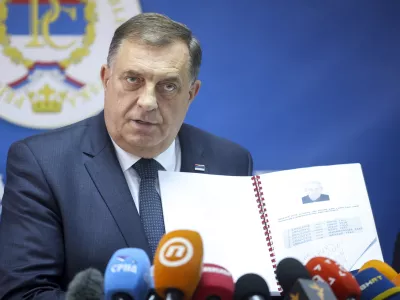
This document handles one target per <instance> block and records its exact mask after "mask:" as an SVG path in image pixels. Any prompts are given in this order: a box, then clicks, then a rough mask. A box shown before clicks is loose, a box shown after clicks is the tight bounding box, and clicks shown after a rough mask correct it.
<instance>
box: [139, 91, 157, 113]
mask: <svg viewBox="0 0 400 300" xmlns="http://www.w3.org/2000/svg"><path fill="white" fill-rule="evenodd" d="M137 104H138V105H139V106H140V107H142V108H143V109H144V110H146V111H152V110H154V109H156V108H157V107H158V104H157V97H156V93H155V87H147V88H146V89H145V90H144V93H143V94H142V95H140V96H139V99H138V102H137Z"/></svg>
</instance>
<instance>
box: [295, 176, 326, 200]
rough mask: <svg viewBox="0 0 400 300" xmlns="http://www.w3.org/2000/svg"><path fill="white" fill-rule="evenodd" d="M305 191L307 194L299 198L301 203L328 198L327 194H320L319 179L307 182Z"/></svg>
mask: <svg viewBox="0 0 400 300" xmlns="http://www.w3.org/2000/svg"><path fill="white" fill-rule="evenodd" d="M306 192H307V193H308V195H307V196H304V197H303V198H301V199H302V201H303V204H308V203H315V202H322V201H328V200H329V195H326V194H322V185H321V183H320V182H319V181H313V182H310V183H308V185H307V188H306Z"/></svg>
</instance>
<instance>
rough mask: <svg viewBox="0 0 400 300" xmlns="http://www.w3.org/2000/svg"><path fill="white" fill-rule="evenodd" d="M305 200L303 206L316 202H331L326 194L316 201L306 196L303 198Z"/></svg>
mask: <svg viewBox="0 0 400 300" xmlns="http://www.w3.org/2000/svg"><path fill="white" fill-rule="evenodd" d="M301 199H302V200H303V204H307V203H314V202H322V201H328V200H329V196H328V195H325V194H321V196H319V198H318V199H316V200H314V201H313V200H311V198H310V196H304V197H303V198H301Z"/></svg>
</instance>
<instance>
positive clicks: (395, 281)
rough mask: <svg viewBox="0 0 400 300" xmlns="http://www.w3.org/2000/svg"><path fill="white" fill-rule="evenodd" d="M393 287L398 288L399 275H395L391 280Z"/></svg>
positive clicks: (399, 282) (399, 284)
mask: <svg viewBox="0 0 400 300" xmlns="http://www.w3.org/2000/svg"><path fill="white" fill-rule="evenodd" d="M392 282H393V284H394V285H395V286H400V274H397V275H396V277H395V278H393V279H392Z"/></svg>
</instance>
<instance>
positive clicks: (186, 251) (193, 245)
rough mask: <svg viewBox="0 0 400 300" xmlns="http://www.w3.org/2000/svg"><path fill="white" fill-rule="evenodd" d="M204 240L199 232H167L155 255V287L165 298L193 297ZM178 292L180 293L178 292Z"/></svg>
mask: <svg viewBox="0 0 400 300" xmlns="http://www.w3.org/2000/svg"><path fill="white" fill-rule="evenodd" d="M202 265H203V241H202V239H201V236H200V234H199V233H198V232H196V231H192V230H175V231H171V232H168V233H167V234H165V235H164V236H163V237H162V238H161V241H160V243H159V245H158V247H157V251H156V254H155V256H154V288H155V290H156V292H157V294H158V295H159V296H160V297H162V298H166V297H167V295H171V293H174V297H175V298H181V299H187V300H190V299H191V298H192V296H193V294H194V292H195V290H196V287H197V284H198V283H199V281H200V276H201V270H202ZM178 294H179V295H178Z"/></svg>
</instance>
